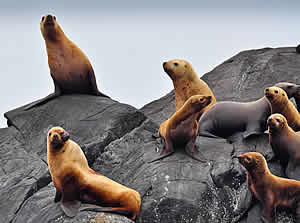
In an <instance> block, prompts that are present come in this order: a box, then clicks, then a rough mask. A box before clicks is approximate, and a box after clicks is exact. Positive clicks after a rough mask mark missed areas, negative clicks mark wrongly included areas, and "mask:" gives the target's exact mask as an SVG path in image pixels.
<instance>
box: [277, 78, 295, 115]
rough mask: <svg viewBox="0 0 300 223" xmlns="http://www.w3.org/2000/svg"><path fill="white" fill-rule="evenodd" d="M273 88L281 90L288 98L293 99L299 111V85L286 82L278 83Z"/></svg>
mask: <svg viewBox="0 0 300 223" xmlns="http://www.w3.org/2000/svg"><path fill="white" fill-rule="evenodd" d="M274 86H275V87H280V88H281V89H283V90H284V91H285V92H286V94H287V96H288V98H294V100H295V102H296V106H297V110H298V112H299V111H300V85H297V84H293V83H288V82H280V83H278V84H275V85H274Z"/></svg>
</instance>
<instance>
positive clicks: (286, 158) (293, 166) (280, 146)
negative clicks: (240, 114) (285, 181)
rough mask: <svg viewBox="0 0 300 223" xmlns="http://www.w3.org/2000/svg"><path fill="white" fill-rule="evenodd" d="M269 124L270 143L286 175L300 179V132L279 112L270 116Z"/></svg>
mask: <svg viewBox="0 0 300 223" xmlns="http://www.w3.org/2000/svg"><path fill="white" fill-rule="evenodd" d="M267 126H268V131H269V143H270V145H271V147H272V150H273V152H274V154H275V156H276V157H277V158H278V159H279V160H280V163H281V165H282V166H283V167H284V168H285V173H286V176H287V177H288V178H291V179H295V180H300V132H295V131H294V130H293V129H292V128H291V127H289V125H288V123H287V120H286V118H285V117H284V116H283V115H281V114H278V113H275V114H272V115H271V116H270V117H269V118H268V121H267Z"/></svg>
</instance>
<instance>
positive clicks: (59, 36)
mask: <svg viewBox="0 0 300 223" xmlns="http://www.w3.org/2000/svg"><path fill="white" fill-rule="evenodd" d="M42 33H43V36H44V38H45V42H46V45H47V47H51V46H52V45H53V44H55V45H56V44H57V43H59V42H62V43H63V42H64V41H65V40H66V38H67V37H66V35H65V33H64V32H63V30H62V28H61V27H60V26H59V24H57V23H56V24H55V27H51V28H48V29H47V28H44V30H43V31H42Z"/></svg>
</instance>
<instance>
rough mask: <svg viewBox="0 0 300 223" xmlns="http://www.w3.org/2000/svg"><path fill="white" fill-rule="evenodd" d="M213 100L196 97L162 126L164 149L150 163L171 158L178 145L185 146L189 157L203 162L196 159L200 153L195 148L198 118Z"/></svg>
mask: <svg viewBox="0 0 300 223" xmlns="http://www.w3.org/2000/svg"><path fill="white" fill-rule="evenodd" d="M211 100H212V96H203V95H194V96H192V97H190V98H189V99H188V100H187V101H186V102H185V103H184V105H183V106H182V107H181V108H180V109H179V110H178V111H177V112H175V113H174V114H173V115H172V117H171V118H169V119H168V120H167V121H165V122H163V123H162V124H161V125H160V128H159V136H161V137H162V138H163V139H164V147H163V149H162V151H161V153H160V156H159V157H158V158H155V159H153V160H152V161H150V163H151V162H154V161H157V160H160V159H163V158H165V157H167V156H170V155H171V154H172V153H174V147H175V146H178V145H181V146H185V151H186V153H187V154H188V155H189V156H191V157H192V158H194V159H196V160H198V161H201V162H203V160H201V159H198V158H196V157H195V155H196V154H197V152H198V151H197V150H196V148H195V141H196V138H197V135H198V121H197V117H198V115H199V113H201V112H202V110H203V109H205V108H206V106H208V105H209V104H210V103H211Z"/></svg>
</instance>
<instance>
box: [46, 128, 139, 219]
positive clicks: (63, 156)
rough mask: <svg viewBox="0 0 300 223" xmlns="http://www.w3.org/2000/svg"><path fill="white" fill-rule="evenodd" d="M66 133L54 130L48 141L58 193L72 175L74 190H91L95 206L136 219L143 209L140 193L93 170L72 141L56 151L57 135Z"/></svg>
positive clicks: (51, 168)
mask: <svg viewBox="0 0 300 223" xmlns="http://www.w3.org/2000/svg"><path fill="white" fill-rule="evenodd" d="M63 132H65V131H64V129H62V128H60V127H54V128H52V129H51V130H50V131H49V133H48V138H47V144H48V165H49V170H50V174H51V177H52V181H53V183H54V185H55V187H56V189H57V191H59V192H62V191H63V183H64V182H65V180H66V178H67V177H70V176H72V177H73V178H74V188H80V189H79V190H80V191H84V190H88V191H89V195H88V196H89V198H90V197H92V199H94V200H95V204H98V203H97V202H99V203H100V204H101V206H109V207H115V209H116V210H117V209H118V208H119V209H120V210H126V211H128V212H129V213H131V219H135V218H136V216H137V214H138V213H139V210H140V206H141V197H140V195H139V193H138V192H136V191H135V190H132V189H130V188H127V187H125V186H123V185H121V184H119V183H117V182H115V181H113V180H110V179H109V178H107V177H105V176H103V175H101V174H98V173H96V172H95V171H94V170H92V169H90V167H89V166H88V162H87V159H86V157H85V155H84V153H83V152H82V150H81V148H80V146H79V145H77V144H76V143H75V142H73V141H72V140H70V139H69V140H67V141H66V142H65V144H64V145H63V147H62V148H60V149H59V150H57V149H55V148H53V146H52V144H51V141H52V139H53V135H55V134H57V135H58V137H61V136H60V135H61V134H63ZM50 133H51V136H50V135H49V134H50ZM75 184H76V185H75ZM80 191H77V192H78V193H79V192H80ZM74 196H75V195H74ZM100 204H99V205H100Z"/></svg>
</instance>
